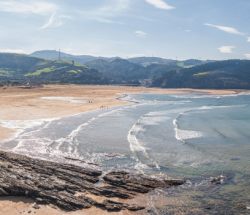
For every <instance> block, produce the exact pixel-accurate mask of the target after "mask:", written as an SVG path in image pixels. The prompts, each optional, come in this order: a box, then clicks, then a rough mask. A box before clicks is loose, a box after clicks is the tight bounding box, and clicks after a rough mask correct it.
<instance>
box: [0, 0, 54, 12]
mask: <svg viewBox="0 0 250 215" xmlns="http://www.w3.org/2000/svg"><path fill="white" fill-rule="evenodd" d="M56 10H57V5H55V4H53V3H49V2H46V1H39V0H38V1H34V0H33V1H31V0H18V1H17V0H1V1H0V11H2V12H8V13H24V14H29V13H30V14H39V15H48V14H51V13H54V12H55V11H56Z"/></svg>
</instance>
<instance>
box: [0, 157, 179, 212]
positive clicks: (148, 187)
mask: <svg viewBox="0 0 250 215" xmlns="http://www.w3.org/2000/svg"><path fill="white" fill-rule="evenodd" d="M183 183H184V181H183V180H179V179H162V178H161V179H157V178H152V177H148V176H145V175H141V174H134V173H128V172H125V171H111V172H109V173H107V174H103V172H102V171H99V170H94V169H88V168H85V167H80V166H75V165H72V164H62V163H55V162H50V161H45V160H39V159H34V158H30V157H27V156H23V155H17V154H14V153H9V152H0V196H23V197H28V198H32V199H33V200H34V201H35V202H36V203H38V204H52V205H54V206H57V207H59V208H60V209H63V210H65V211H75V210H80V209H84V208H90V207H92V206H94V207H98V208H101V209H103V210H108V211H120V210H132V211H137V210H142V209H144V207H143V206H140V205H133V204H127V203H124V201H123V200H124V199H133V198H135V197H136V195H138V194H141V193H148V192H150V191H152V190H153V189H156V188H168V187H171V186H178V185H181V184H183ZM93 196H97V197H102V201H97V200H96V198H94V197H93ZM114 199H115V200H114ZM117 199H118V201H117ZM119 200H120V201H119Z"/></svg>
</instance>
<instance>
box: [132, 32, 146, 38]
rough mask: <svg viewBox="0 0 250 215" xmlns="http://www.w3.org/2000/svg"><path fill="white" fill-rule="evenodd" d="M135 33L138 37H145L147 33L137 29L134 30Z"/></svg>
mask: <svg viewBox="0 0 250 215" xmlns="http://www.w3.org/2000/svg"><path fill="white" fill-rule="evenodd" d="M135 35H136V36H137V37H140V38H145V37H147V35H148V34H147V33H146V32H144V31H140V30H137V31H135Z"/></svg>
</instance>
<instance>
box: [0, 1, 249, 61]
mask: <svg viewBox="0 0 250 215" xmlns="http://www.w3.org/2000/svg"><path fill="white" fill-rule="evenodd" d="M249 11H250V1H249V0H0V51H1V52H19V53H31V52H33V51H36V50H42V49H59V48H60V49H61V50H62V51H65V52H69V53H72V54H90V55H95V56H120V57H125V58H127V57H134V56H159V57H165V58H172V59H176V58H177V59H188V58H198V59H229V58H240V59H244V58H249V59H250V25H249V21H250V13H249Z"/></svg>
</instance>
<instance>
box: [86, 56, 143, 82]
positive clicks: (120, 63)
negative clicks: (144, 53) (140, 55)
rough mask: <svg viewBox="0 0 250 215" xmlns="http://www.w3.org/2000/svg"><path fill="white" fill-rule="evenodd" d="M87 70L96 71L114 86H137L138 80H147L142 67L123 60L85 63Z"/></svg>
mask: <svg viewBox="0 0 250 215" xmlns="http://www.w3.org/2000/svg"><path fill="white" fill-rule="evenodd" d="M86 65H87V66H88V67H89V68H93V69H96V70H98V71H99V72H100V73H101V74H103V75H104V77H106V78H107V79H109V80H110V82H111V83H116V84H119V83H120V84H121V83H122V84H126V83H128V84H136V85H138V84H139V80H141V79H145V78H147V73H146V70H145V68H144V67H143V66H140V65H138V64H135V63H131V62H130V61H128V60H124V59H119V58H117V59H114V60H110V61H107V60H104V59H97V60H93V61H90V62H87V63H86Z"/></svg>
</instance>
